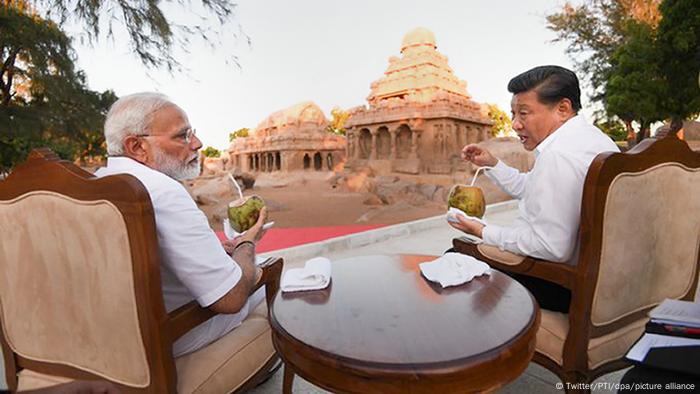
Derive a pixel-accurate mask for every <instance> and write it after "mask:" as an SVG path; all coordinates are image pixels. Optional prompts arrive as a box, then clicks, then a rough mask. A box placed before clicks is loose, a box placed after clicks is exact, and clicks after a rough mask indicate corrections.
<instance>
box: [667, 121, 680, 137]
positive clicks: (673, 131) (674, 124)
mask: <svg viewBox="0 0 700 394" xmlns="http://www.w3.org/2000/svg"><path fill="white" fill-rule="evenodd" d="M682 128H683V119H680V118H675V117H674V118H672V119H671V125H670V126H669V130H668V134H666V137H669V136H672V135H673V136H674V137H675V136H676V135H677V134H678V131H679V130H680V129H682Z"/></svg>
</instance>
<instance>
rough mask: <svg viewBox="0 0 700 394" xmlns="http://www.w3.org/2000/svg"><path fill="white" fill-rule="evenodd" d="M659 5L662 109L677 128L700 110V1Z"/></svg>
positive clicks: (669, 0)
mask: <svg viewBox="0 0 700 394" xmlns="http://www.w3.org/2000/svg"><path fill="white" fill-rule="evenodd" d="M660 9H661V14H662V19H661V22H659V28H658V38H657V48H658V59H659V60H660V65H659V70H660V74H661V78H662V80H663V84H664V93H665V94H664V100H663V101H661V103H660V106H659V109H660V112H661V115H662V117H663V118H666V119H670V120H671V121H672V122H671V131H672V132H675V131H677V130H679V129H680V127H681V125H682V121H683V120H686V119H691V118H695V117H696V116H697V115H698V113H700V90H699V89H698V71H700V2H698V1H697V0H665V1H663V3H661V6H660Z"/></svg>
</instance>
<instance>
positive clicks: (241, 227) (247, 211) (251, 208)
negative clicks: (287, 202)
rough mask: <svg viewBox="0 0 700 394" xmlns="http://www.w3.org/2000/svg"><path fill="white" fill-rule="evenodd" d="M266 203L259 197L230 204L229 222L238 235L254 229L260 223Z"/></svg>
mask: <svg viewBox="0 0 700 394" xmlns="http://www.w3.org/2000/svg"><path fill="white" fill-rule="evenodd" d="M264 206H265V201H263V199H262V198H260V197H258V196H250V197H244V198H242V199H240V198H239V199H238V200H236V201H233V202H231V203H230V204H228V222H229V224H230V225H231V227H232V228H233V229H234V230H236V232H238V233H242V232H244V231H246V230H248V229H249V228H251V227H253V225H255V223H256V222H257V221H258V217H259V216H260V210H261V209H263V207H264Z"/></svg>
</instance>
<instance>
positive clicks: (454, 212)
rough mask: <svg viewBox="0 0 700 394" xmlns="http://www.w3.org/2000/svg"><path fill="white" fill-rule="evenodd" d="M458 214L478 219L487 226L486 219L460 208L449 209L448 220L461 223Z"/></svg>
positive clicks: (466, 217)
mask: <svg viewBox="0 0 700 394" xmlns="http://www.w3.org/2000/svg"><path fill="white" fill-rule="evenodd" d="M457 216H461V217H463V218H464V219H470V220H476V221H477V222H479V223H481V224H483V225H484V226H486V221H485V220H483V219H480V218H478V217H476V216H469V215H467V213H466V212H464V211H463V210H461V209H459V208H454V207H452V208H450V209H448V210H447V221H448V222H453V223H459V220H457Z"/></svg>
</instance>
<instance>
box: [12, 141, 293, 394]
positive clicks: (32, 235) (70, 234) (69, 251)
mask: <svg viewBox="0 0 700 394" xmlns="http://www.w3.org/2000/svg"><path fill="white" fill-rule="evenodd" d="M0 239H1V240H2V243H0V323H1V324H2V330H1V331H0V342H1V343H2V349H3V354H4V357H5V370H6V378H7V381H8V384H9V386H10V389H13V390H15V389H18V388H19V389H21V390H26V389H32V388H39V387H46V386H52V385H55V384H58V383H63V382H66V381H70V380H74V379H85V380H95V379H100V380H107V381H110V382H112V383H114V384H115V385H117V386H118V387H119V388H120V389H121V390H122V391H123V392H149V393H151V392H159V393H160V392H168V393H174V392H187V393H190V392H198V393H223V392H232V391H242V390H245V389H246V388H249V387H252V386H254V385H255V384H257V382H258V381H260V379H261V378H263V377H264V376H265V375H266V373H267V372H268V371H269V369H270V367H271V366H272V365H273V364H274V363H275V362H276V361H277V359H278V358H277V355H276V353H275V350H274V348H273V346H272V341H271V333H270V326H269V324H268V316H267V309H266V306H265V304H263V305H261V306H260V307H258V308H257V309H255V310H254V311H252V313H251V314H250V316H249V317H248V318H247V319H245V320H244V322H243V324H242V325H241V326H239V327H238V328H236V329H235V330H233V331H232V332H230V333H229V334H227V335H225V336H223V337H222V338H220V339H219V340H217V341H216V342H214V343H212V344H210V345H208V346H205V347H204V348H202V349H200V350H198V351H195V352H193V353H190V354H187V355H184V356H181V357H178V358H173V355H172V345H173V342H174V341H175V340H176V339H177V338H179V337H180V336H182V335H183V334H184V333H186V332H187V331H189V330H190V329H192V328H194V327H195V326H197V325H199V324H201V323H202V322H204V321H206V320H207V319H209V318H211V317H212V316H213V315H214V313H213V312H211V311H209V310H208V309H203V308H200V307H199V306H198V305H197V304H196V302H192V303H190V304H187V305H185V306H183V307H181V308H179V309H177V310H175V311H173V312H171V313H169V314H168V313H166V312H165V308H164V305H163V297H162V291H161V284H160V262H159V256H158V244H157V239H156V227H155V221H154V215H153V208H152V206H151V201H150V198H149V195H148V193H147V191H146V189H145V188H144V187H143V185H142V184H141V183H140V182H139V181H138V180H137V179H136V178H134V177H132V176H130V175H117V176H110V177H105V178H101V179H98V178H95V177H94V176H92V175H91V174H89V173H88V172H85V171H83V170H81V169H80V168H78V167H76V166H74V165H73V164H71V163H69V162H65V161H59V160H58V158H57V157H56V156H55V155H54V154H53V153H52V152H51V151H49V150H45V149H44V150H36V151H34V152H32V153H31V155H30V158H29V159H28V160H27V162H26V163H24V164H22V165H20V166H18V167H17V168H16V169H15V171H13V172H12V173H11V174H10V176H9V177H8V178H7V179H6V180H5V181H2V182H0ZM281 271H282V261H281V259H271V260H270V261H268V262H267V264H266V266H265V267H264V274H263V277H262V279H261V281H260V282H259V283H258V284H257V287H258V288H259V287H260V286H262V285H263V284H264V285H265V286H266V290H267V301H268V302H269V301H271V300H272V297H274V295H275V294H276V292H277V291H278V288H279V279H280V274H281Z"/></svg>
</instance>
